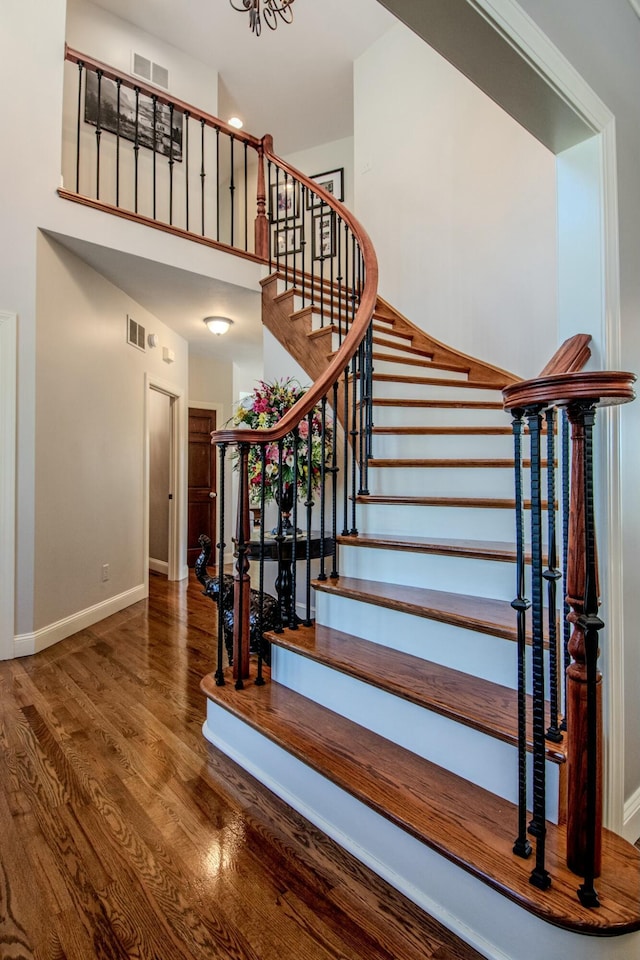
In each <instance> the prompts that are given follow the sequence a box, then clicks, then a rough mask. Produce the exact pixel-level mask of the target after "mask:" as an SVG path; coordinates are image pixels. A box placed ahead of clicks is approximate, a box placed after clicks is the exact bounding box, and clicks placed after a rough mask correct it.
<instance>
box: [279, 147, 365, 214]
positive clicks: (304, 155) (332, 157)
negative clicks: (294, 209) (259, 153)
mask: <svg viewBox="0 0 640 960" xmlns="http://www.w3.org/2000/svg"><path fill="white" fill-rule="evenodd" d="M274 148H275V150H276V153H277V152H278V145H277V143H274ZM284 159H285V160H287V161H288V162H289V163H290V164H291V165H292V166H294V167H295V168H296V169H297V170H299V171H300V172H301V173H305V174H306V175H307V176H308V177H313V176H315V175H316V174H318V173H329V172H330V171H331V170H337V169H339V168H340V167H342V168H343V169H344V202H345V204H346V206H347V207H348V208H349V210H353V205H354V182H353V137H345V138H344V139H342V140H332V141H331V142H330V143H322V144H319V145H318V146H317V147H311V148H310V149H308V150H300V151H298V152H297V153H290V154H287V156H286V157H285V158H284Z"/></svg>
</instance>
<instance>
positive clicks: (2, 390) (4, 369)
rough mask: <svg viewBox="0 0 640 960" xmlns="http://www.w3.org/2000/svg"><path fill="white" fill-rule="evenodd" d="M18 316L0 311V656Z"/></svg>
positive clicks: (10, 529)
mask: <svg viewBox="0 0 640 960" xmlns="http://www.w3.org/2000/svg"><path fill="white" fill-rule="evenodd" d="M17 344H18V318H17V316H16V314H15V313H8V312H5V311H0V570H2V576H0V660H10V659H11V658H12V657H13V656H14V652H13V648H14V636H13V633H14V629H15V626H14V618H15V609H14V607H15V565H16V564H15V549H16V532H15V529H16V421H17V393H16V390H17V375H16V369H17V362H18V353H17V349H18V347H17Z"/></svg>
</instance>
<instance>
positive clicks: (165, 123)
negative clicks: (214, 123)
mask: <svg viewBox="0 0 640 960" xmlns="http://www.w3.org/2000/svg"><path fill="white" fill-rule="evenodd" d="M86 82H87V86H86V90H85V96H84V120H85V123H90V124H92V125H93V126H94V127H97V125H98V114H99V115H100V129H101V130H106V131H107V132H108V133H113V134H115V135H118V134H119V135H120V136H121V137H122V139H123V140H131V141H132V142H133V143H135V141H136V95H135V91H134V90H132V89H131V88H130V87H125V85H124V84H121V86H120V105H119V106H120V109H119V110H118V89H117V86H116V82H115V80H109V79H108V78H107V77H103V78H102V80H101V82H100V105H99V110H98V75H97V74H96V73H94V72H93V71H92V70H88V71H87V81H86ZM137 112H138V125H137V126H138V129H137V136H138V144H139V145H140V146H141V147H147V148H148V149H149V150H153V148H154V145H155V150H156V153H159V154H161V155H162V156H164V157H169V156H170V157H172V159H173V160H178V161H181V160H182V119H183V115H182V113H181V112H180V111H179V110H174V111H173V117H172V116H171V110H170V109H169V107H168V106H167V105H166V103H156V112H155V136H154V129H153V120H154V116H153V101H152V99H151V97H148V96H146V94H144V93H141V94H139V95H138V111H137Z"/></svg>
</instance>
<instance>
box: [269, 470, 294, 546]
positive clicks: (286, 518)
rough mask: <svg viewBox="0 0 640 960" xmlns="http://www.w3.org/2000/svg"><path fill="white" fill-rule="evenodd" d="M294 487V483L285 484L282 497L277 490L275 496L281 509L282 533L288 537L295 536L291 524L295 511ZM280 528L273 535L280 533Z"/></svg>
mask: <svg viewBox="0 0 640 960" xmlns="http://www.w3.org/2000/svg"><path fill="white" fill-rule="evenodd" d="M294 489H295V488H294V486H293V484H292V483H285V484H283V487H282V497H280V495H279V491H278V490H276V492H275V494H274V496H275V501H276V503H277V504H278V506H279V507H280V515H281V517H282V532H283V533H284V535H285V536H286V537H288V536H292V535H293V524H292V523H291V511H292V510H293V494H294ZM278 527H279V525H278ZM278 527H276V528H275V529H274V530H273V531H272V533H274V534H276V533H278Z"/></svg>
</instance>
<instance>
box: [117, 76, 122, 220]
mask: <svg viewBox="0 0 640 960" xmlns="http://www.w3.org/2000/svg"><path fill="white" fill-rule="evenodd" d="M121 87H122V80H121V79H120V77H118V78H117V79H116V112H117V116H116V207H119V206H120V90H121Z"/></svg>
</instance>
